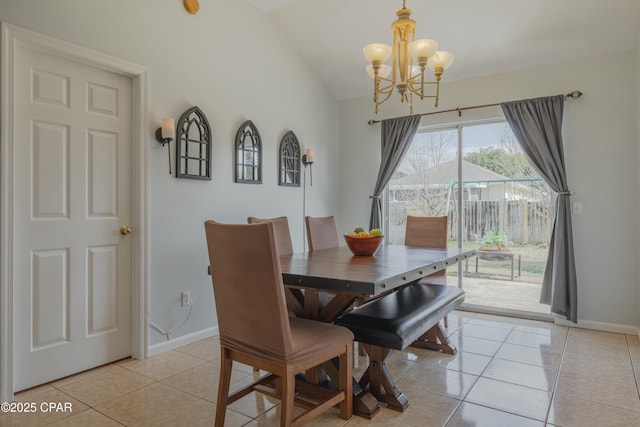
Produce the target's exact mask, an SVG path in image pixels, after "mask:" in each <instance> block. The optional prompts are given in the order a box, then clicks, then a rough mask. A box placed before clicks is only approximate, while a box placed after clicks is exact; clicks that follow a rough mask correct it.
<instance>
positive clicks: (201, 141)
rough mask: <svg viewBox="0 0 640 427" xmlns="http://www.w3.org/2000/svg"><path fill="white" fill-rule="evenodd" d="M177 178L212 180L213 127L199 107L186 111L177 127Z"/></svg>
mask: <svg viewBox="0 0 640 427" xmlns="http://www.w3.org/2000/svg"><path fill="white" fill-rule="evenodd" d="M176 178H192V179H206V180H211V127H210V126H209V121H208V120H207V118H206V116H205V115H204V113H203V112H202V111H201V110H200V108H198V107H191V108H189V109H188V110H187V111H185V112H184V113H183V114H182V116H180V120H178V125H177V126H176Z"/></svg>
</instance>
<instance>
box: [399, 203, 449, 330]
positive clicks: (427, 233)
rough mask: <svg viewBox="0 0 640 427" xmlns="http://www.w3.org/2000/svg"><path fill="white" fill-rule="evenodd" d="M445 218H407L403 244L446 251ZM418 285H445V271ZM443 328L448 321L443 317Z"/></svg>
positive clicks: (424, 279)
mask: <svg viewBox="0 0 640 427" xmlns="http://www.w3.org/2000/svg"><path fill="white" fill-rule="evenodd" d="M447 227H448V220H447V217H446V216H412V215H408V216H407V228H406V230H405V233H404V244H405V245H407V246H418V247H422V248H438V249H446V247H447ZM420 283H424V284H431V285H446V284H447V270H446V269H442V270H440V271H438V272H436V273H433V274H430V275H428V276H426V277H425V278H423V279H422V280H420ZM444 326H445V328H448V327H449V319H448V318H447V316H445V317H444Z"/></svg>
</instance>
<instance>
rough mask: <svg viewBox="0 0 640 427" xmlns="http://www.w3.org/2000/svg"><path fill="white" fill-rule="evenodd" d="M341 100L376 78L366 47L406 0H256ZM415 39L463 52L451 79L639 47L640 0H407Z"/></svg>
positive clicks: (382, 34)
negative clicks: (371, 75) (371, 72)
mask: <svg viewBox="0 0 640 427" xmlns="http://www.w3.org/2000/svg"><path fill="white" fill-rule="evenodd" d="M249 1H250V2H251V3H252V4H253V5H254V6H256V7H257V8H258V9H260V10H262V11H264V12H265V13H266V14H267V15H268V16H269V18H270V19H271V20H272V22H273V23H274V24H275V26H276V27H277V28H279V29H280V31H281V32H282V34H283V36H284V37H285V38H286V39H288V40H289V42H290V43H291V44H292V45H293V46H294V48H295V49H296V50H297V51H298V52H299V53H300V54H301V55H302V56H303V57H304V58H305V59H306V60H307V61H308V62H309V64H311V66H312V67H313V69H314V70H315V72H316V73H317V75H318V76H319V77H320V79H322V80H323V81H324V82H325V84H326V85H327V86H328V87H329V88H330V90H331V91H332V92H333V94H334V95H335V96H336V97H337V98H338V99H340V100H342V99H349V98H354V97H360V96H366V95H369V94H370V93H371V88H372V83H371V80H370V79H369V78H368V77H367V75H366V74H365V71H364V66H365V65H366V63H367V61H366V60H365V58H364V57H363V55H362V47H363V46H364V45H366V44H368V43H373V42H382V43H387V44H391V42H392V35H391V30H390V25H391V22H393V21H394V20H395V19H396V15H395V12H396V11H397V10H398V9H400V8H401V7H402V0H249ZM406 6H407V8H409V9H411V10H413V14H412V18H413V19H414V20H415V21H416V23H417V29H416V38H432V39H436V40H438V41H439V43H440V50H448V51H451V52H453V53H454V54H455V55H456V60H455V62H454V64H453V65H452V66H451V68H450V69H448V70H447V71H446V72H445V74H444V77H443V81H451V80H458V79H465V78H469V77H476V76H481V75H487V74H494V73H500V72H504V71H512V70H517V69H524V68H530V67H535V66H539V65H544V64H550V63H558V62H563V61H567V60H573V59H579V58H582V57H587V56H593V55H599V54H606V53H614V52H619V51H624V50H631V49H635V48H636V47H637V46H636V45H637V42H638V31H639V25H640V0H440V1H434V0H406Z"/></svg>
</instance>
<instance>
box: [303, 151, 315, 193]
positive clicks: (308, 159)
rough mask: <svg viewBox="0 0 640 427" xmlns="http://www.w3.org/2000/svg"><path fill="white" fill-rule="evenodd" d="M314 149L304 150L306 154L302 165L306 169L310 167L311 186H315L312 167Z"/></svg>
mask: <svg viewBox="0 0 640 427" xmlns="http://www.w3.org/2000/svg"><path fill="white" fill-rule="evenodd" d="M313 154H314V153H313V148H307V149H306V150H304V154H303V155H302V164H303V165H304V167H305V168H306V167H307V165H308V166H309V186H312V185H313V169H312V168H311V165H313Z"/></svg>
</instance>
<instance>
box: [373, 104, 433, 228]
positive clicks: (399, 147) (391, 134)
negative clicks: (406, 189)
mask: <svg viewBox="0 0 640 427" xmlns="http://www.w3.org/2000/svg"><path fill="white" fill-rule="evenodd" d="M419 123H420V115H415V116H406V117H397V118H395V119H388V120H382V131H381V135H382V159H381V160H380V169H379V170H378V179H377V180H376V187H375V189H374V190H373V195H371V196H369V197H371V198H372V199H373V202H372V203H371V218H370V219H369V229H372V228H380V226H381V224H382V202H381V201H380V196H381V195H382V191H383V190H384V187H386V185H387V183H388V182H389V180H390V179H391V176H392V175H393V173H394V172H395V171H396V169H397V168H398V165H399V164H400V162H401V161H402V159H403V158H404V155H405V154H406V153H407V150H408V149H409V147H410V146H411V141H413V137H414V135H415V134H416V131H417V130H418V124H419Z"/></svg>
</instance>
